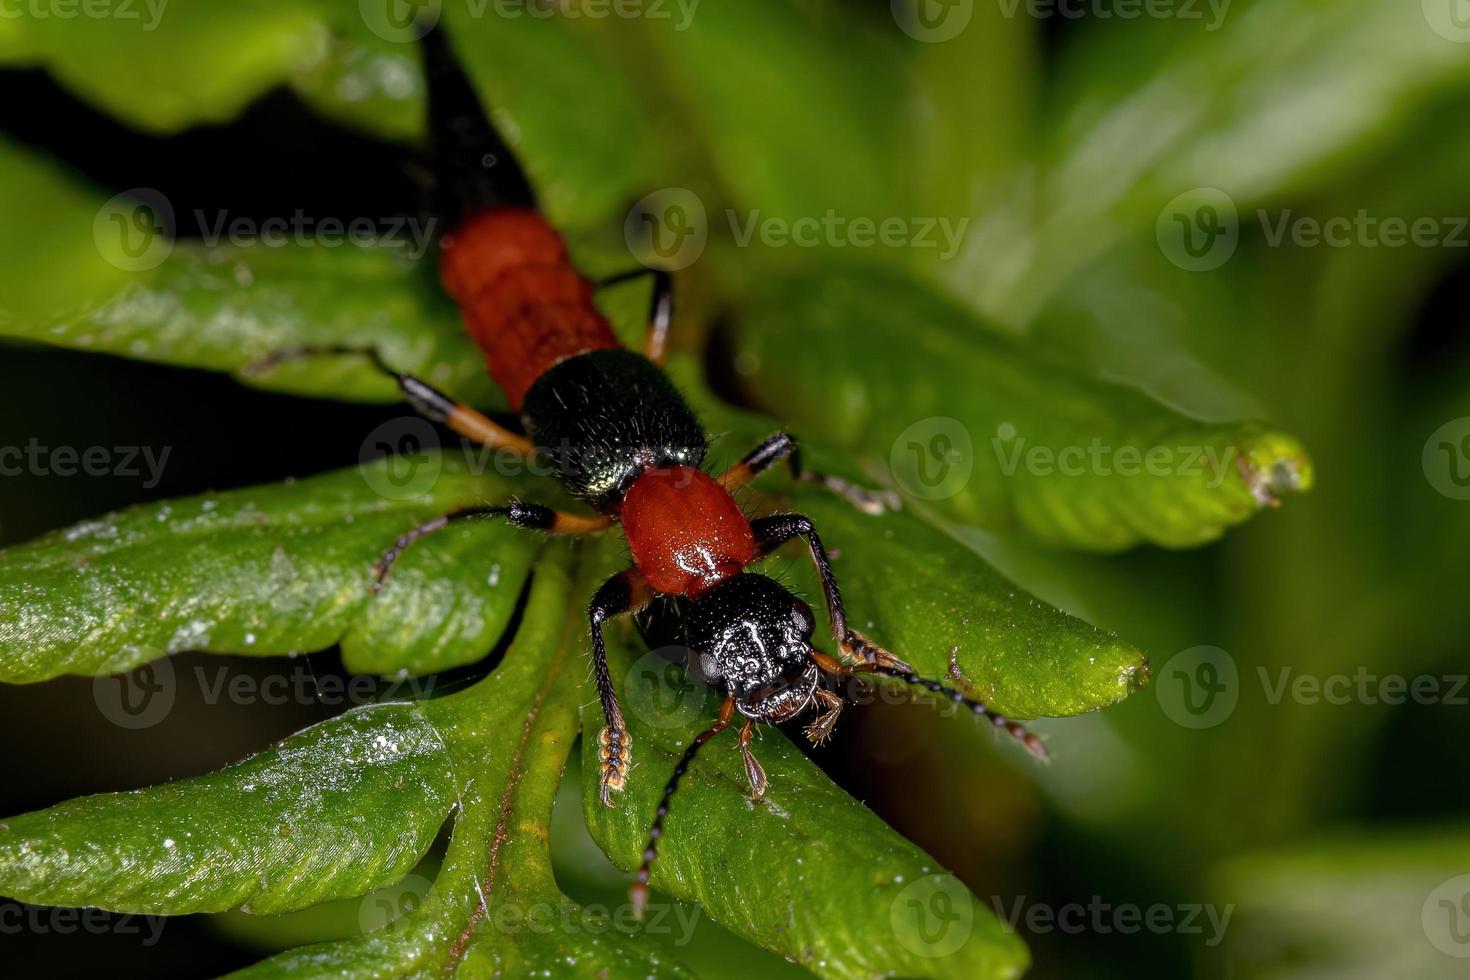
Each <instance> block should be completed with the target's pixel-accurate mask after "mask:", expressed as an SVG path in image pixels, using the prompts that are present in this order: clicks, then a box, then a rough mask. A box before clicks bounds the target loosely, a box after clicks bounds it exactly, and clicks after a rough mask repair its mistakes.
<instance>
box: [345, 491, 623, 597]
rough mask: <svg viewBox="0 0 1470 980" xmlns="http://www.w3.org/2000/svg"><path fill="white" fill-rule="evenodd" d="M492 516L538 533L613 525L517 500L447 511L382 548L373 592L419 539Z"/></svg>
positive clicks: (573, 531) (600, 516)
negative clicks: (452, 525) (498, 504)
mask: <svg viewBox="0 0 1470 980" xmlns="http://www.w3.org/2000/svg"><path fill="white" fill-rule="evenodd" d="M492 517H503V518H505V519H506V522H507V523H509V524H510V525H511V526H512V527H524V528H533V529H535V530H538V531H550V532H551V533H552V534H591V533H593V532H595V531H601V530H602V529H603V528H606V527H609V526H611V524H612V518H610V517H607V516H606V515H603V514H598V515H595V516H584V515H581V514H564V513H562V512H561V511H556V510H552V509H551V508H550V507H542V506H541V505H540V504H523V503H520V502H519V501H512V502H511V503H509V504H506V505H504V506H500V507H465V508H463V509H461V510H455V511H450V512H449V513H448V514H441V515H440V516H438V517H435V518H433V519H432V520H427V521H424V522H423V523H422V524H419V525H417V526H415V527H412V528H410V529H409V530H407V531H404V532H403V533H402V534H400V535H399V536H398V539H397V540H396V541H394V542H393V544H391V545H389V546H388V547H387V548H386V549H384V551H383V553H382V554H381V555H379V556H378V560H377V562H376V563H374V565H373V591H374V592H376V591H378V590H379V589H381V588H382V587H383V585H384V583H386V582H387V581H388V576H389V575H390V574H391V573H392V571H393V563H394V562H396V561H397V560H398V559H399V557H400V556H401V555H402V554H403V553H404V552H405V551H407V550H408V549H409V548H410V547H411V546H412V545H413V543H414V542H415V541H417V540H418V539H419V538H422V537H427V536H428V535H430V534H433V533H434V532H435V531H442V530H443V529H444V528H446V527H449V526H450V525H451V524H459V523H462V522H464V521H476V520H485V519H487V518H492Z"/></svg>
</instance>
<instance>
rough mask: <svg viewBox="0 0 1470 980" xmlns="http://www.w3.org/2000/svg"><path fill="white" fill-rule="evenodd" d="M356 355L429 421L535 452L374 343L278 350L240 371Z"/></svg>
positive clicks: (495, 445) (497, 445)
mask: <svg viewBox="0 0 1470 980" xmlns="http://www.w3.org/2000/svg"><path fill="white" fill-rule="evenodd" d="M353 355H356V356H360V357H365V358H367V359H368V360H369V361H370V362H371V363H372V365H373V367H375V368H377V369H378V370H379V371H381V372H382V373H384V374H386V375H388V377H390V378H392V379H393V380H394V381H395V382H396V383H397V384H398V390H399V392H400V393H402V395H403V398H404V401H406V402H408V403H409V405H411V406H413V409H414V411H416V412H418V413H419V414H420V415H422V416H424V417H425V418H427V419H429V420H430V421H432V422H438V423H440V424H441V425H444V426H447V427H448V428H449V429H450V430H452V431H454V432H457V433H459V434H460V435H462V436H464V437H465V438H466V439H469V440H471V441H473V442H477V443H479V444H480V445H482V446H488V447H489V448H491V449H505V450H508V451H510V452H513V453H516V454H517V455H519V456H530V455H531V454H532V453H533V452H535V449H536V447H535V445H534V444H533V443H532V442H531V440H530V439H527V438H526V437H525V436H523V435H521V434H520V433H518V432H512V431H511V430H510V429H507V428H506V427H505V426H503V425H500V424H499V423H497V422H493V421H491V420H490V419H489V418H488V417H486V416H485V415H484V414H483V413H481V412H479V411H476V410H475V409H473V408H471V407H470V406H468V405H466V404H464V403H463V402H460V401H456V400H454V399H453V398H451V397H450V396H449V395H446V394H445V393H444V392H442V391H440V390H439V389H438V388H435V387H434V386H433V385H431V384H429V383H428V382H427V381H424V380H422V379H420V378H417V377H415V376H414V375H412V374H404V373H403V372H400V371H395V370H393V368H391V367H389V366H388V364H387V362H386V361H384V360H383V358H382V355H380V354H379V353H378V352H377V351H376V350H374V349H372V348H371V347H345V346H326V347H292V348H289V349H287V350H281V351H276V352H275V353H274V354H270V355H268V356H266V357H264V358H262V359H261V360H258V361H256V362H255V363H254V364H250V365H247V366H246V367H245V368H244V369H243V370H242V371H241V373H242V374H244V375H247V376H253V375H259V374H264V373H265V372H267V371H269V370H271V369H272V368H274V367H276V366H277V365H280V364H284V363H286V362H288V361H295V360H299V359H301V358H305V357H331V356H353Z"/></svg>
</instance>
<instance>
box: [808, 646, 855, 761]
mask: <svg viewBox="0 0 1470 980" xmlns="http://www.w3.org/2000/svg"><path fill="white" fill-rule="evenodd" d="M822 656H824V657H825V656H826V654H822ZM828 659H831V658H828ZM833 662H834V663H836V661H833ZM839 666H841V665H840V664H839ZM816 697H817V700H818V701H821V702H822V705H823V707H825V708H826V709H827V710H826V711H823V712H822V713H821V714H819V715H817V716H816V717H815V718H813V719H812V720H811V724H809V725H807V726H806V728H805V729H804V731H805V733H806V737H807V739H808V741H810V742H811V743H812V744H813V745H821V744H822V743H823V742H825V741H827V739H829V738H831V737H832V728H833V726H835V725H836V724H837V718H838V716H839V715H841V714H842V709H843V707H844V706H845V705H846V703H847V702H845V701H843V700H842V698H841V697H840V696H839V695H836V694H833V693H832V692H831V691H829V690H827V689H826V688H822V687H819V688H817V690H816Z"/></svg>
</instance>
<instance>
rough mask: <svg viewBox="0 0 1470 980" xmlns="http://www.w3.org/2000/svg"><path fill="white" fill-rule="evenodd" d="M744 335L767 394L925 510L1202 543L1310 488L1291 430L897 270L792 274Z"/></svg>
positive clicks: (752, 379)
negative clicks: (1188, 411) (1132, 377)
mask: <svg viewBox="0 0 1470 980" xmlns="http://www.w3.org/2000/svg"><path fill="white" fill-rule="evenodd" d="M736 343H737V358H738V359H737V365H738V366H739V367H740V369H741V371H742V373H744V374H745V375H746V383H747V384H748V385H749V386H750V388H751V390H752V391H753V392H754V393H755V395H756V397H757V399H758V400H760V401H762V402H763V403H764V404H766V405H768V406H770V407H772V408H773V409H779V411H780V413H781V415H782V417H783V418H784V419H786V420H788V421H789V422H790V423H791V424H792V425H793V426H796V427H798V428H799V429H801V431H803V432H810V433H812V434H813V435H816V436H820V437H821V438H822V439H824V440H826V441H827V442H829V443H831V444H833V445H835V446H840V447H848V448H850V449H851V450H853V451H855V452H857V453H860V454H862V459H863V462H864V463H865V465H866V466H867V469H868V471H869V472H870V473H871V474H874V475H875V476H881V478H882V479H883V480H884V481H885V482H891V483H896V484H897V486H898V487H899V488H900V489H901V490H902V491H903V492H904V494H905V496H906V498H907V499H908V500H909V501H910V502H911V503H913V504H917V505H918V506H921V507H932V508H933V509H935V510H936V511H938V512H939V513H940V514H942V515H944V516H945V517H947V518H949V519H951V520H956V521H960V522H962V523H967V524H971V525H975V526H979V527H983V528H986V529H990V530H995V531H999V532H1003V533H1007V534H1017V535H1021V536H1024V537H1026V538H1028V539H1031V540H1033V541H1036V542H1040V543H1042V544H1046V545H1050V546H1056V547H1066V548H1078V549H1085V550H1092V551H1116V550H1120V549H1123V548H1128V547H1131V546H1133V545H1136V544H1140V543H1144V542H1151V543H1154V544H1160V545H1164V546H1167V547H1175V548H1181V547H1190V546H1194V545H1198V544H1201V543H1203V542H1206V541H1210V540H1213V539H1215V538H1217V537H1219V536H1220V535H1221V534H1222V533H1224V531H1225V529H1226V528H1228V527H1230V526H1232V525H1234V524H1239V523H1240V522H1242V521H1244V520H1246V519H1247V518H1248V517H1250V516H1251V515H1253V514H1254V513H1255V512H1256V511H1258V510H1259V509H1260V508H1261V507H1262V506H1264V505H1265V504H1267V503H1271V502H1274V494H1276V493H1278V492H1282V491H1285V490H1305V489H1307V488H1309V487H1310V485H1311V480H1312V469H1311V462H1310V461H1309V459H1308V458H1307V456H1306V454H1305V451H1304V450H1303V449H1302V447H1301V446H1300V445H1299V444H1298V443H1297V441H1296V440H1295V439H1294V438H1292V437H1291V436H1290V435H1287V434H1285V433H1282V432H1279V431H1277V430H1274V429H1272V428H1270V427H1269V426H1267V425H1264V424H1262V423H1257V422H1230V423H1207V422H1202V421H1198V420H1195V419H1191V418H1188V417H1186V416H1183V415H1180V414H1178V413H1177V412H1174V411H1172V410H1171V409H1169V408H1167V407H1166V406H1164V405H1161V404H1159V403H1157V402H1155V401H1153V400H1152V399H1150V398H1148V397H1147V396H1145V395H1143V394H1141V393H1139V392H1137V391H1134V390H1131V389H1128V388H1124V387H1121V386H1118V385H1111V384H1106V383H1103V382H1098V381H1094V380H1092V379H1091V378H1088V377H1085V376H1083V375H1081V374H1078V373H1076V372H1074V371H1072V370H1071V369H1069V368H1067V367H1065V366H1063V365H1061V364H1056V363H1052V362H1050V361H1048V360H1046V359H1043V358H1041V357H1039V356H1037V355H1034V354H1032V353H1031V352H1029V351H1028V350H1027V349H1026V348H1024V347H1023V346H1020V345H1019V344H1017V343H1015V342H1014V341H1012V340H1009V339H1007V338H1004V337H999V336H997V335H995V334H993V333H990V332H988V331H986V330H984V329H983V328H981V327H980V326H979V325H978V324H977V323H976V322H975V321H974V320H973V318H972V317H971V316H970V315H969V314H967V313H966V312H965V311H963V310H961V309H958V308H956V307H955V306H954V305H952V304H951V303H949V302H947V301H945V300H943V299H941V298H939V297H937V296H935V295H933V294H932V293H930V292H928V291H926V290H925V289H923V288H921V287H919V286H916V285H914V284H912V283H910V282H907V281H904V280H900V279H898V278H896V277H893V276H891V275H886V274H880V273H877V272H868V273H864V274H859V273H856V272H854V273H848V274H842V273H833V274H828V275H823V276H813V277H803V278H795V279H789V280H784V281H780V282H778V283H776V284H775V285H773V286H772V287H771V288H770V289H769V290H768V291H767V292H766V293H765V294H764V295H763V296H762V297H760V298H759V300H758V301H757V302H755V303H752V304H751V305H750V307H749V308H748V309H746V310H745V311H743V314H742V317H741V324H740V327H739V330H738V336H737V338H736Z"/></svg>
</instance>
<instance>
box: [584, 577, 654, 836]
mask: <svg viewBox="0 0 1470 980" xmlns="http://www.w3.org/2000/svg"><path fill="white" fill-rule="evenodd" d="M651 598H653V590H652V588H651V587H650V586H649V584H648V580H647V579H645V578H644V577H643V573H642V572H640V571H639V570H638V569H637V568H628V569H624V570H623V571H621V572H619V573H618V574H616V575H614V576H613V577H612V578H610V579H608V580H607V581H606V582H604V583H603V584H602V587H601V588H599V589H598V590H597V594H596V595H594V596H593V597H592V603H591V605H589V606H588V608H587V616H588V619H589V620H590V621H591V624H592V676H593V680H594V681H595V682H596V684H597V697H598V699H599V700H600V701H601V702H602V717H603V720H604V721H605V722H606V724H605V725H604V726H603V729H602V731H600V732H598V733H597V762H598V767H599V770H600V773H601V788H600V790H599V792H598V798H599V799H600V800H601V801H602V805H603V806H609V807H610V806H612V805H613V802H612V794H613V793H617V792H621V791H622V789H623V787H624V786H625V785H626V784H627V781H628V769H629V768H630V767H631V766H632V763H633V736H632V735H631V734H630V733H629V732H628V726H627V724H626V723H625V722H624V721H623V709H622V707H621V706H620V705H619V704H618V693H617V691H616V690H615V689H614V688H613V683H612V676H611V675H610V674H609V673H608V669H607V646H606V643H605V642H604V640H603V638H602V624H603V623H605V622H607V621H608V620H609V619H612V618H613V617H614V616H620V615H622V614H623V613H629V612H633V611H635V610H637V609H640V608H642V607H643V606H644V605H646V604H647V603H648V600H649V599H651Z"/></svg>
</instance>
